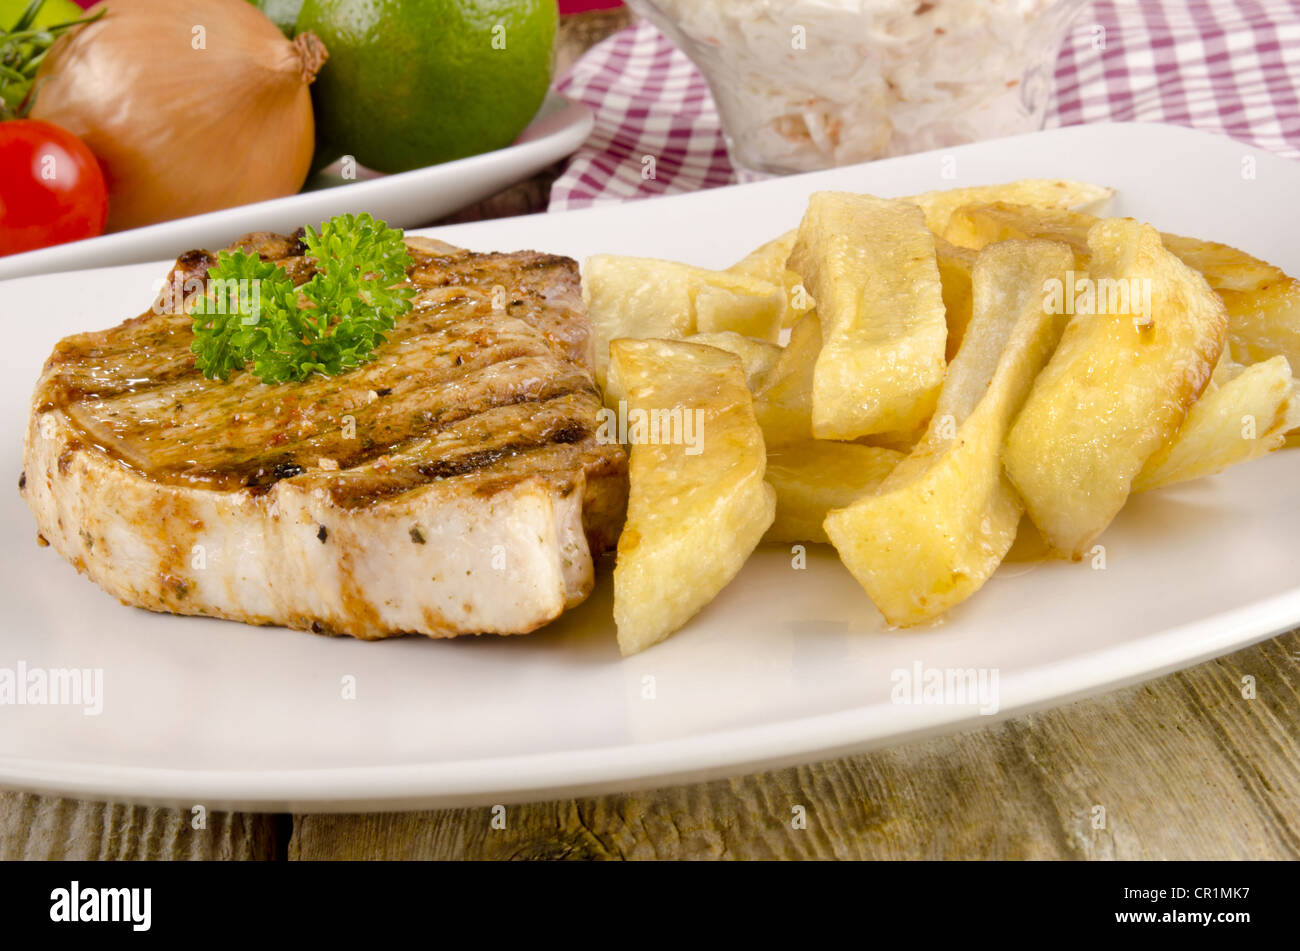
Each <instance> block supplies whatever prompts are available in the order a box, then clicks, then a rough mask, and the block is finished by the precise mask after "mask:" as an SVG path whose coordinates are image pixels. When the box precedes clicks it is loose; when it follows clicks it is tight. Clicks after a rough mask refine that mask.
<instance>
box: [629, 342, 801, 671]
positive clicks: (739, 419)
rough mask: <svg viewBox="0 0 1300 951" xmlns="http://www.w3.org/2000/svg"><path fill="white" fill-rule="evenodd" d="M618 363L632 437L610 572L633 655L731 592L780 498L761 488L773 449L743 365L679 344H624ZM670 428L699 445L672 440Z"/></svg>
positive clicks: (720, 354)
mask: <svg viewBox="0 0 1300 951" xmlns="http://www.w3.org/2000/svg"><path fill="white" fill-rule="evenodd" d="M610 361H611V366H612V367H613V368H614V372H615V373H616V374H617V376H618V378H619V379H620V380H621V381H622V385H623V386H624V387H625V389H626V394H627V395H626V399H627V404H628V429H629V436H630V437H631V438H630V442H631V447H630V453H629V461H628V478H629V481H630V492H629V496H628V505H627V523H626V525H625V526H624V528H623V533H622V535H620V536H619V540H618V561H617V564H616V565H615V568H614V622H615V624H616V625H617V627H618V645H619V649H620V650H621V651H622V652H623V654H624V655H627V654H635V653H637V652H638V651H642V650H645V648H647V647H649V646H651V645H652V644H655V643H658V642H659V641H661V640H663V639H664V638H666V637H667V636H668V635H670V634H671V633H673V631H675V630H677V629H678V628H679V627H681V626H682V625H683V624H685V623H686V622H687V621H689V620H690V619H691V617H693V616H694V615H695V613H696V612H697V611H699V610H700V608H702V607H704V605H706V604H708V603H709V602H710V601H712V600H713V598H714V597H715V596H716V595H717V594H718V592H719V591H721V590H722V589H723V588H724V587H726V585H727V583H728V582H730V581H731V579H732V578H733V577H735V575H736V573H737V572H738V571H739V570H740V568H741V566H742V565H743V564H744V563H745V560H746V559H747V558H748V557H749V554H750V552H751V551H753V550H754V546H755V545H757V544H758V542H759V540H760V539H761V538H762V537H763V533H764V532H765V531H767V529H768V526H770V525H771V524H772V519H773V517H774V515H775V508H776V494H775V492H774V491H773V490H772V487H771V486H770V485H768V484H767V483H765V482H764V481H763V474H764V471H765V470H766V467H767V451H766V448H765V447H764V445H763V434H762V432H761V431H760V430H759V428H758V422H757V420H755V419H754V410H753V406H752V400H751V397H750V395H749V390H748V388H747V387H746V386H745V374H744V369H743V367H742V366H741V363H740V358H739V357H737V356H735V355H734V354H731V353H727V352H726V351H724V350H719V349H717V348H716V347H707V346H702V345H700V344H693V343H684V342H682V341H671V340H616V341H614V342H613V343H612V344H611V345H610ZM638 420H639V421H640V423H639V424H638ZM656 420H657V422H656ZM638 425H640V426H641V432H640V435H639V436H638V432H637V430H636V427H637V426H638ZM674 425H675V426H676V427H677V431H678V432H680V433H682V434H683V436H685V435H686V434H687V433H688V431H689V433H692V434H693V435H694V437H695V438H693V439H689V440H688V439H685V438H683V439H681V440H679V441H673V440H672V439H670V438H669V439H665V437H664V427H665V426H667V427H668V429H669V432H670V433H671V432H672V427H673V426H674Z"/></svg>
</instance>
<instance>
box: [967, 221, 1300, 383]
mask: <svg viewBox="0 0 1300 951" xmlns="http://www.w3.org/2000/svg"><path fill="white" fill-rule="evenodd" d="M1096 222H1097V219H1096V218H1094V217H1093V216H1092V215H1086V214H1082V213H1080V212H1073V211H1068V210H1063V209H1048V210H1044V209H1040V208H1029V207H1026V206H1024V205H1013V204H1006V203H994V204H991V205H978V206H970V207H966V208H961V209H959V210H957V211H956V212H954V214H953V215H952V218H951V220H950V222H949V225H948V230H947V233H946V236H947V238H948V239H949V240H950V241H953V242H955V243H957V244H962V245H965V246H967V247H972V248H979V247H983V246H984V245H985V244H988V243H989V242H992V241H1003V240H1006V239H1007V238H1047V239H1049V240H1053V241H1064V242H1066V243H1067V244H1069V245H1071V246H1072V247H1074V248H1075V249H1076V250H1077V251H1079V252H1080V260H1079V266H1080V267H1081V268H1087V266H1088V262H1087V253H1088V249H1087V241H1088V229H1089V228H1091V227H1092V226H1093V225H1094V224H1096ZM1160 239H1161V241H1163V242H1164V245H1165V247H1166V248H1167V249H1168V250H1169V251H1171V252H1173V254H1175V255H1176V256H1177V257H1178V258H1179V259H1180V260H1181V261H1182V262H1183V263H1184V264H1186V265H1188V266H1189V267H1191V268H1193V269H1195V270H1197V271H1200V272H1201V274H1202V276H1204V278H1205V280H1206V281H1207V282H1208V283H1209V285H1210V287H1212V288H1213V289H1214V292H1215V293H1216V294H1218V295H1219V297H1221V298H1222V299H1223V304H1224V306H1225V307H1226V308H1227V310H1228V342H1229V344H1230V345H1231V349H1232V355H1233V357H1234V358H1235V359H1236V360H1238V361H1240V362H1242V363H1258V362H1259V361H1261V360H1267V359H1269V358H1270V357H1276V356H1283V357H1286V359H1287V362H1288V363H1290V364H1291V366H1292V367H1297V366H1300V281H1297V280H1296V279H1295V278H1293V277H1291V276H1290V275H1288V274H1287V273H1286V272H1285V271H1283V270H1282V269H1281V268H1277V267H1274V266H1273V265H1271V264H1268V263H1266V262H1264V261H1261V260H1259V259H1258V258H1255V257H1252V256H1251V255H1249V254H1247V253H1246V252H1244V251H1239V250H1237V249H1236V248H1233V247H1229V246H1228V245H1226V244H1218V243H1217V242H1214V241H1201V240H1200V239H1198V238H1186V237H1183V236H1182V235H1177V234H1161V235H1160Z"/></svg>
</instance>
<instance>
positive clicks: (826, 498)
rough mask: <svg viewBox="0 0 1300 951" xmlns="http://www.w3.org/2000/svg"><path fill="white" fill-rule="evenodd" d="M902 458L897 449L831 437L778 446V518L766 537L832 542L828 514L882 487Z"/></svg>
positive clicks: (771, 457)
mask: <svg viewBox="0 0 1300 951" xmlns="http://www.w3.org/2000/svg"><path fill="white" fill-rule="evenodd" d="M902 458H903V454H902V453H901V452H895V451H894V450H892V449H879V448H876V447H874V446H860V445H858V444H857V443H851V442H832V441H830V440H825V439H809V440H806V441H804V442H797V443H787V444H785V445H781V446H774V447H772V448H771V449H769V450H768V453H767V481H768V484H769V485H771V486H772V488H773V489H775V490H776V520H775V521H773V522H772V527H771V528H769V529H768V530H767V534H766V535H764V536H763V540H764V541H768V542H826V541H828V539H827V538H826V529H825V528H824V527H823V524H822V523H823V522H825V521H826V515H827V514H828V513H829V512H830V511H831V510H832V509H838V508H843V507H844V506H846V505H849V504H851V503H852V502H855V501H857V500H858V499H859V498H861V497H862V496H864V495H866V494H868V493H870V492H872V491H874V490H875V489H877V488H879V486H880V483H881V482H883V481H884V479H885V477H886V476H887V475H889V473H890V472H892V471H893V469H894V467H895V466H897V465H898V463H899V461H900V460H901V459H902Z"/></svg>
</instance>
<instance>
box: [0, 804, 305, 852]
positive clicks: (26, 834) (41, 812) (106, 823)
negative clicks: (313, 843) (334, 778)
mask: <svg viewBox="0 0 1300 951" xmlns="http://www.w3.org/2000/svg"><path fill="white" fill-rule="evenodd" d="M194 819H195V817H194V816H193V815H192V814H191V813H190V812H189V811H181V810H177V809H155V808H151V807H147V806H123V805H115V804H111V803H110V804H106V803H98V802H84V801H78V800H75V799H61V798H58V797H55V796H35V795H32V794H30V793H16V792H0V860H5V861H7V860H11V859H274V858H276V857H277V856H280V855H282V854H283V851H284V847H285V845H286V844H287V841H286V840H287V839H288V835H289V828H288V818H287V817H283V818H282V819H278V818H277V817H276V816H271V815H260V814H246V813H227V812H209V813H208V814H207V815H206V817H204V823H205V828H200V829H196V828H194Z"/></svg>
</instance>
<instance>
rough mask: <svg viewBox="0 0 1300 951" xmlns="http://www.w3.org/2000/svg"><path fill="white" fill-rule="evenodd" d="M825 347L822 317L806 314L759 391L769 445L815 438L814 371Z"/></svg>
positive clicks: (758, 409)
mask: <svg viewBox="0 0 1300 951" xmlns="http://www.w3.org/2000/svg"><path fill="white" fill-rule="evenodd" d="M821 350H822V329H821V321H820V320H818V319H817V314H816V313H815V312H814V313H811V314H805V315H804V316H803V317H801V318H799V322H798V323H797V324H795V325H794V327H793V329H791V331H790V340H789V342H787V343H786V345H785V348H784V349H783V350H782V351H781V356H780V357H778V358H777V361H776V366H774V367H772V370H771V372H769V373H768V375H767V379H765V380H764V381H763V385H762V386H760V387H759V389H758V392H757V393H756V394H755V400H754V413H755V415H757V416H758V424H759V425H760V426H762V427H763V439H764V441H765V442H766V443H767V444H768V445H769V446H774V445H778V444H780V443H786V442H796V441H800V440H804V439H812V396H813V372H814V370H815V369H816V367H817V355H818V354H819V353H821Z"/></svg>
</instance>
